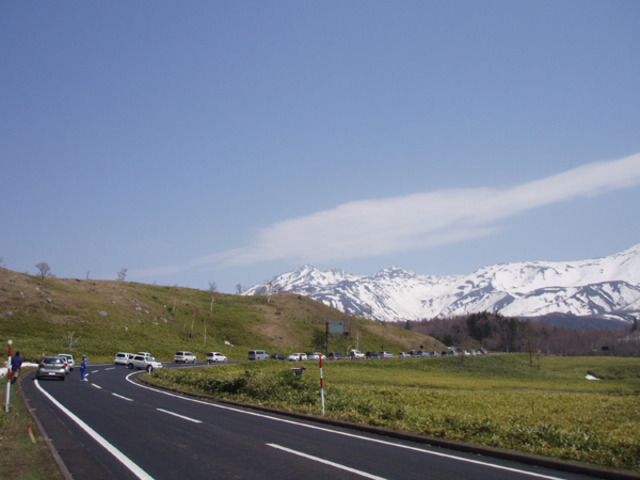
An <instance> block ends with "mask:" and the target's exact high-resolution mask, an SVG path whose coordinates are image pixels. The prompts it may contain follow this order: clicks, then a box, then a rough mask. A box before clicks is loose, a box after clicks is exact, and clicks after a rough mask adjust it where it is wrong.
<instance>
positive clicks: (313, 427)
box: [125, 372, 565, 480]
mask: <svg viewBox="0 0 640 480" xmlns="http://www.w3.org/2000/svg"><path fill="white" fill-rule="evenodd" d="M137 373H139V372H137ZM132 375H134V373H130V374H129V375H127V376H126V377H125V378H126V379H127V381H129V382H130V383H132V384H133V385H136V386H138V387H140V388H146V389H147V390H151V391H153V392H156V393H161V394H163V395H167V396H169V397H174V398H180V399H182V400H186V401H189V402H194V403H200V404H202V405H209V406H211V407H214V408H220V409H222V410H229V411H232V412H237V413H242V414H244V415H253V416H254V417H261V418H266V419H269V420H273V421H275V422H281V423H288V424H290V425H298V426H300V427H304V428H309V429H311V430H317V431H321V432H327V433H333V434H335V435H342V436H345V437H350V438H357V439H360V440H365V441H367V442H372V443H377V444H380V445H388V446H391V447H396V448H403V449H405V450H413V451H416V452H422V453H424V454H426V455H433V456H436V457H442V458H448V459H450V460H457V461H460V462H465V463H471V464H474V465H481V466H484V467H488V468H495V469H496V470H504V471H506V472H514V473H519V474H522V475H528V476H530V477H536V478H544V479H546V480H565V479H564V478H563V477H553V476H550V475H544V474H541V473H535V472H531V471H527V470H521V469H519V468H512V467H505V466H503V465H498V464H496V463H489V462H482V461H480V460H474V459H472V458H464V457H459V456H457V455H452V454H449V453H441V452H435V451H431V450H425V449H424V448H418V447H412V446H409V445H403V444H401V443H393V442H390V441H388V440H381V439H378V438H370V437H365V436H362V435H356V434H355V433H349V432H341V431H339V430H333V429H330V428H326V427H319V426H317V425H310V424H306V423H302V422H298V421H295V420H289V419H286V418H278V417H274V416H272V415H267V414H264V413H258V412H250V411H248V410H242V409H240V408H235V407H229V406H227V405H220V404H217V403H211V402H205V401H203V400H198V399H195V398H189V397H184V396H181V395H176V394H175V393H171V392H166V391H164V390H160V389H156V388H152V387H149V386H147V385H142V384H140V383H136V382H134V381H133V380H131V379H130V378H129V377H131V376H132Z"/></svg>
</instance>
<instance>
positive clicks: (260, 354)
mask: <svg viewBox="0 0 640 480" xmlns="http://www.w3.org/2000/svg"><path fill="white" fill-rule="evenodd" d="M248 358H249V360H268V359H269V354H268V353H267V352H265V351H264V350H249V355H248Z"/></svg>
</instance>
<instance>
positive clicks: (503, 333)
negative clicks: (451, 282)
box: [406, 312, 640, 356]
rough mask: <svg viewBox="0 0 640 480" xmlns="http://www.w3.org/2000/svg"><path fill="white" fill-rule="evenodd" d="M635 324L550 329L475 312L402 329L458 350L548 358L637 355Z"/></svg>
mask: <svg viewBox="0 0 640 480" xmlns="http://www.w3.org/2000/svg"><path fill="white" fill-rule="evenodd" d="M636 323H637V322H634V323H633V325H632V326H631V327H628V328H623V329H616V330H586V329H571V328H562V327H557V326H552V325H549V324H546V323H544V322H542V321H537V320H531V319H519V318H514V317H505V316H502V315H500V314H499V313H490V312H479V313H472V314H470V315H464V316H458V317H453V318H436V319H431V320H426V319H425V320H422V321H419V322H407V324H406V328H410V329H411V330H413V331H416V332H419V333H423V334H425V335H430V336H432V337H434V338H436V339H438V340H440V341H441V342H442V343H444V344H445V345H448V346H452V347H458V348H461V349H462V348H464V349H469V348H480V347H483V348H485V349H487V350H489V351H496V352H528V353H530V354H534V353H535V354H537V353H542V354H552V355H601V354H605V355H633V356H638V355H640V336H639V335H638V331H637V325H636Z"/></svg>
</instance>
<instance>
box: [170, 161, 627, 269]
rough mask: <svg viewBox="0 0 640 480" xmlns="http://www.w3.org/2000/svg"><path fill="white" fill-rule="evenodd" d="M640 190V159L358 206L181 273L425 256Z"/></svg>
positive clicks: (275, 232)
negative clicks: (547, 209) (558, 206)
mask: <svg viewBox="0 0 640 480" xmlns="http://www.w3.org/2000/svg"><path fill="white" fill-rule="evenodd" d="M637 185H640V154H636V155H633V156H630V157H626V158H623V159H621V160H615V161H609V162H597V163H591V164H587V165H583V166H581V167H578V168H575V169H572V170H569V171H566V172H563V173H560V174H558V175H554V176H551V177H547V178H544V179H541V180H536V181H533V182H530V183H526V184H523V185H519V186H516V187H513V188H506V189H489V188H473V189H459V190H443V191H434V192H426V193H416V194H411V195H407V196H404V197H394V198H386V199H372V200H360V201H354V202H349V203H345V204H343V205H339V206H337V207H335V208H332V209H330V210H324V211H320V212H317V213H314V214H311V215H307V216H304V217H300V218H293V219H289V220H283V221H281V222H277V223H274V224H272V225H270V226H268V227H265V228H264V229H262V230H261V231H260V232H259V234H258V235H257V237H256V238H255V240H254V241H253V242H252V244H251V245H249V246H246V247H242V248H237V249H233V250H229V251H226V252H221V253H216V254H213V255H209V256H206V257H202V258H198V259H195V260H193V261H192V262H190V263H189V265H184V266H183V267H164V268H167V270H173V269H174V268H178V269H182V268H183V269H187V268H189V267H190V266H196V265H204V264H211V263H217V264H221V265H224V266H239V265H250V264H254V263H258V262H263V261H270V260H293V261H297V262H300V263H302V262H311V263H322V262H329V261H336V260H340V259H347V258H357V257H369V256H377V255H384V254H392V253H397V252H406V251H412V250H418V249H424V248H428V247H432V246H436V245H442V244H447V243H453V242H457V241H461V240H465V239H470V238H476V237H479V236H485V235H490V234H492V233H494V232H496V231H497V230H498V226H497V225H496V223H497V222H498V221H499V220H502V219H505V218H508V217H512V216H515V215H518V214H520V213H523V212H525V211H527V210H530V209H532V208H537V207H542V206H545V205H550V204H553V203H557V202H561V201H565V200H569V199H572V198H576V197H579V196H593V195H600V194H602V193H606V192H608V191H612V190H618V189H622V188H629V187H634V186H637Z"/></svg>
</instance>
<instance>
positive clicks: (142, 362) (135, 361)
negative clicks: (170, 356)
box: [127, 354, 162, 372]
mask: <svg viewBox="0 0 640 480" xmlns="http://www.w3.org/2000/svg"><path fill="white" fill-rule="evenodd" d="M127 367H128V368H130V369H134V368H135V369H138V370H146V371H147V372H153V371H154V370H156V369H158V368H162V364H161V363H160V362H156V359H155V358H153V357H152V356H151V355H150V354H149V355H140V354H137V355H134V356H133V357H131V358H130V359H129V363H128V364H127Z"/></svg>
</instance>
